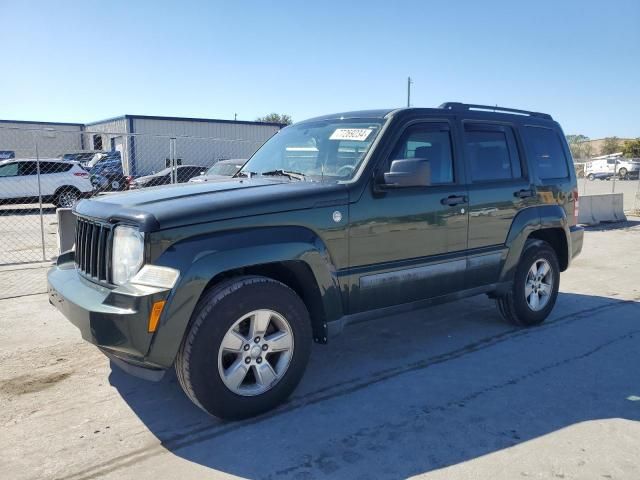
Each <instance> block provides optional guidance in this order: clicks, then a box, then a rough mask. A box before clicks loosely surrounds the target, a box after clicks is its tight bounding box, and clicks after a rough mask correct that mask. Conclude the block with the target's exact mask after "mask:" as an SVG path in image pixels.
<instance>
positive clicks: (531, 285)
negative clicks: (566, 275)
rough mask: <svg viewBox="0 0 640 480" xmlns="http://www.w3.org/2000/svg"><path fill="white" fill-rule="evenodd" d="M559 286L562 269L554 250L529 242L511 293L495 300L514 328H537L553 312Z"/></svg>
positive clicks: (544, 245)
mask: <svg viewBox="0 0 640 480" xmlns="http://www.w3.org/2000/svg"><path fill="white" fill-rule="evenodd" d="M559 286H560V268H559V266H558V258H557V256H556V253H555V251H554V250H553V248H551V246H550V245H549V244H548V243H546V242H544V241H542V240H529V241H527V244H526V245H525V250H524V252H523V254H522V257H521V258H520V262H519V263H518V267H517V268H516V273H515V277H514V281H513V286H512V289H511V291H510V292H508V293H507V294H506V295H504V296H501V297H498V298H497V299H496V303H497V306H498V310H499V311H500V314H501V315H502V316H503V318H504V319H505V320H507V321H508V322H510V323H512V324H514V325H519V326H532V325H538V324H540V323H542V322H544V320H545V319H546V318H547V317H548V316H549V313H551V310H553V307H554V305H555V303H556V299H557V297H558V288H559Z"/></svg>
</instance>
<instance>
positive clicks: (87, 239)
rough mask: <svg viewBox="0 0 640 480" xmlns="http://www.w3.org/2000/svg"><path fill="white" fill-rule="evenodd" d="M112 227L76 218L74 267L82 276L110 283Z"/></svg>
mask: <svg viewBox="0 0 640 480" xmlns="http://www.w3.org/2000/svg"><path fill="white" fill-rule="evenodd" d="M112 243H113V227H112V226H111V225H109V224H106V223H100V222H96V221H94V220H89V219H86V218H82V217H76V267H77V268H78V271H79V272H80V273H82V274H83V275H84V276H86V277H88V278H90V279H92V280H96V281H98V282H104V283H111V244H112Z"/></svg>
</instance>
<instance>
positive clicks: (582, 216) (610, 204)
mask: <svg viewBox="0 0 640 480" xmlns="http://www.w3.org/2000/svg"><path fill="white" fill-rule="evenodd" d="M626 220H627V217H625V215H624V210H623V195H622V193H607V194H604V195H581V196H580V208H579V215H578V223H582V224H585V225H598V224H599V223H600V222H624V221H626Z"/></svg>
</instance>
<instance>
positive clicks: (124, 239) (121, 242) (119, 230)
mask: <svg viewBox="0 0 640 480" xmlns="http://www.w3.org/2000/svg"><path fill="white" fill-rule="evenodd" d="M143 261H144V234H142V233H141V232H140V231H138V229H137V228H135V227H125V226H120V227H116V229H115V231H114V233H113V254H112V255H111V264H112V267H111V273H112V278H113V283H115V284H117V285H122V284H124V283H127V281H128V280H129V279H130V278H131V277H133V276H134V275H135V274H136V273H137V272H138V270H140V267H141V266H142V262H143Z"/></svg>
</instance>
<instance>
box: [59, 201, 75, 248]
mask: <svg viewBox="0 0 640 480" xmlns="http://www.w3.org/2000/svg"><path fill="white" fill-rule="evenodd" d="M56 215H57V217H58V250H59V252H58V254H61V253H63V252H66V251H68V250H71V249H72V248H73V244H74V243H75V241H76V217H75V215H74V214H73V211H72V209H70V208H58V209H57V210H56Z"/></svg>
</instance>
